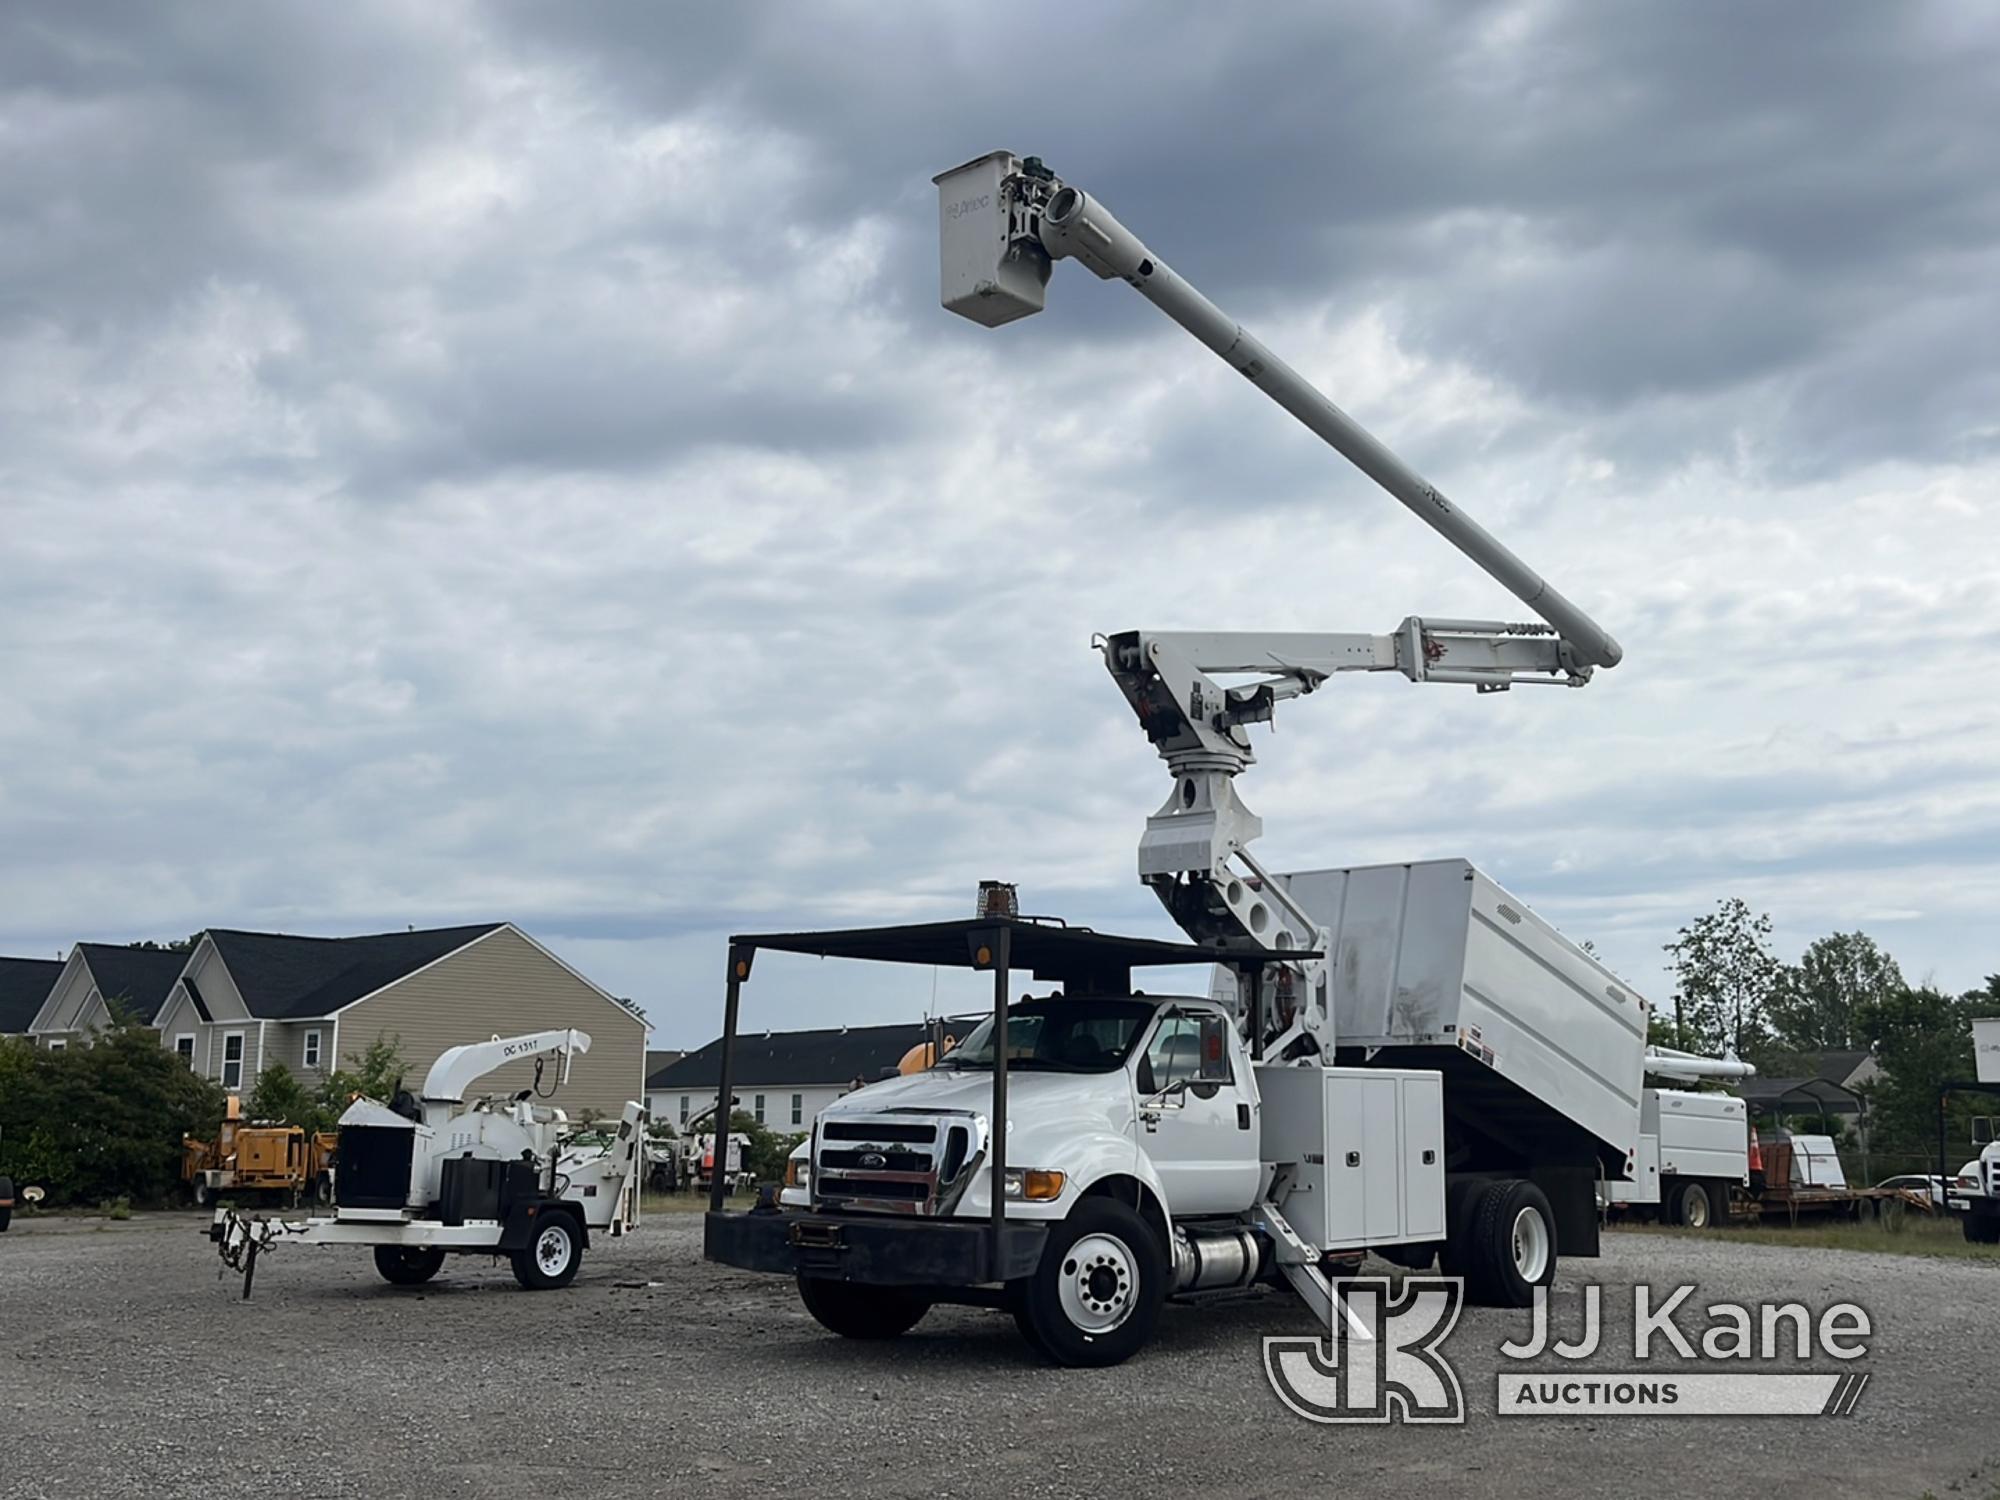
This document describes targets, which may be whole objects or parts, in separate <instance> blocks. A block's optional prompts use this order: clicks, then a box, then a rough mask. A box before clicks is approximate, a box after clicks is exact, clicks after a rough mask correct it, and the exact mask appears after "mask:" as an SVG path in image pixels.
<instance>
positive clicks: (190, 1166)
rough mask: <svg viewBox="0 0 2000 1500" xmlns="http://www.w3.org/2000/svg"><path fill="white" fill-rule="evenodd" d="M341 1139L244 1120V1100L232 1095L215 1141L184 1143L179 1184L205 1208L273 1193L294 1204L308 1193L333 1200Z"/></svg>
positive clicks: (186, 1139) (186, 1138)
mask: <svg viewBox="0 0 2000 1500" xmlns="http://www.w3.org/2000/svg"><path fill="white" fill-rule="evenodd" d="M339 1140H340V1138H339V1136H337V1135H335V1134H333V1133H332V1132H329V1131H320V1132H318V1133H316V1134H308V1133H307V1132H306V1130H305V1129H304V1128H303V1127H302V1126H298V1125H280V1124H275V1123H269V1122H257V1121H252V1122H251V1123H249V1124H245V1123H244V1121H243V1101H242V1100H241V1099H239V1098H238V1097H237V1096H236V1095H234V1094H231V1095H230V1096H229V1105H228V1109H227V1111H226V1112H225V1114H224V1116H223V1120H222V1128H221V1129H220V1130H218V1131H217V1132H216V1136H215V1139H214V1140H212V1141H198V1140H196V1139H195V1138H194V1137H193V1136H183V1137H182V1138H181V1180H182V1181H184V1182H185V1183H187V1185H188V1188H189V1190H190V1191H191V1192H192V1193H193V1194H194V1201H195V1202H196V1203H197V1204H199V1205H201V1206H202V1207H204V1208H206V1207H207V1206H208V1205H209V1203H210V1202H212V1201H213V1200H214V1199H215V1197H216V1195H217V1194H220V1193H232V1192H233V1193H271V1194H276V1195H277V1196H279V1197H281V1198H284V1199H286V1200H288V1201H289V1202H292V1203H296V1202H298V1201H299V1200H300V1199H301V1198H303V1197H305V1196H306V1195H307V1194H308V1192H310V1193H311V1194H312V1195H313V1196H315V1197H318V1198H320V1199H322V1200H330V1199H331V1197H332V1192H333V1153H334V1148H335V1146H336V1145H337V1144H338V1143H339Z"/></svg>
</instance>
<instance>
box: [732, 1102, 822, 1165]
mask: <svg viewBox="0 0 2000 1500" xmlns="http://www.w3.org/2000/svg"><path fill="white" fill-rule="evenodd" d="M729 1128H730V1130H731V1131H732V1132H736V1133H740V1134H742V1135H747V1136H748V1137H750V1144H749V1145H747V1146H745V1147H744V1148H743V1167H744V1170H745V1171H747V1172H749V1173H750V1174H751V1175H752V1176H754V1177H755V1178H756V1179H757V1180H758V1181H759V1182H782V1181H783V1180H784V1176H785V1158H786V1157H788V1156H790V1155H791V1154H792V1148H793V1147H795V1146H797V1145H798V1143H799V1142H800V1141H802V1140H804V1139H805V1135H804V1133H803V1132H801V1133H800V1134H798V1135H780V1134H779V1133H778V1132H777V1131H775V1130H767V1129H766V1128H765V1127H764V1126H762V1125H759V1124H758V1123H757V1117H756V1116H755V1115H753V1114H751V1113H750V1112H749V1111H748V1110H741V1109H739V1110H737V1111H736V1112H735V1113H734V1114H732V1115H731V1116H730V1117H729Z"/></svg>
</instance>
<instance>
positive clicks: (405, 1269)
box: [375, 1245, 444, 1286]
mask: <svg viewBox="0 0 2000 1500" xmlns="http://www.w3.org/2000/svg"><path fill="white" fill-rule="evenodd" d="M443 1265H444V1251H442V1250H412V1249H409V1248H407V1247H406V1246H403V1245H377V1246H376V1247H375V1269H376V1270H377V1271H379V1272H380V1273H381V1275H382V1279H383V1280H384V1281H387V1282H391V1283H393V1284H394V1285H396V1286H422V1285H423V1284H424V1283H425V1282H426V1281H429V1280H430V1279H431V1278H432V1277H433V1276H435V1275H437V1273H438V1270H439V1268H440V1267H442V1266H443Z"/></svg>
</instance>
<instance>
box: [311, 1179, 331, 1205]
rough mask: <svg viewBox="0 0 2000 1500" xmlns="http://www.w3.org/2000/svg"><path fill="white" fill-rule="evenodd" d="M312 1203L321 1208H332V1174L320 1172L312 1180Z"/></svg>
mask: <svg viewBox="0 0 2000 1500" xmlns="http://www.w3.org/2000/svg"><path fill="white" fill-rule="evenodd" d="M313 1202H315V1203H317V1204H318V1205H319V1206H320V1207H321V1208H332V1207H333V1173H331V1172H322V1173H320V1174H319V1176H318V1177H316V1178H314V1179H313Z"/></svg>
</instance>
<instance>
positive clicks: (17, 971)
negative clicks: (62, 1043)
mask: <svg viewBox="0 0 2000 1500" xmlns="http://www.w3.org/2000/svg"><path fill="white" fill-rule="evenodd" d="M62 971H63V966H62V960H61V959H56V958H0V1036H25V1035H26V1034H27V1031H28V1028H29V1027H30V1026H31V1025H33V1024H34V1020H35V1017H36V1016H38V1015H39V1014H41V1010H42V1002H43V1001H45V1000H47V999H48V998H49V991H50V990H52V989H54V988H55V987H56V980H58V979H59V978H61V977H62Z"/></svg>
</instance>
